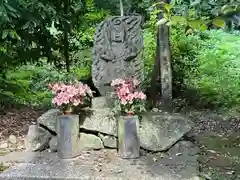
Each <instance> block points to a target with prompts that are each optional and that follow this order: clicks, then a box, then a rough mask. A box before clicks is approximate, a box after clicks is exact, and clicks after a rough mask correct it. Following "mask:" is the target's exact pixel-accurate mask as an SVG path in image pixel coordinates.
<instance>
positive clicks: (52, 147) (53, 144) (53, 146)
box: [49, 136, 58, 152]
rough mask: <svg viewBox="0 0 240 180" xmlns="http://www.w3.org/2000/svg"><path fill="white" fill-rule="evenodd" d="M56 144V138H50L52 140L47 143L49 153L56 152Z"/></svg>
mask: <svg viewBox="0 0 240 180" xmlns="http://www.w3.org/2000/svg"><path fill="white" fill-rule="evenodd" d="M57 142H58V140H57V137H56V136H54V137H52V139H51V140H50V142H49V147H50V151H51V152H57Z"/></svg>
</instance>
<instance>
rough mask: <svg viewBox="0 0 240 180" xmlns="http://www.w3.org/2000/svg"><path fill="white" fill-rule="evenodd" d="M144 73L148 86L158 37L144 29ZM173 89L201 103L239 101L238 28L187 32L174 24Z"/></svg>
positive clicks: (228, 105)
mask: <svg viewBox="0 0 240 180" xmlns="http://www.w3.org/2000/svg"><path fill="white" fill-rule="evenodd" d="M144 37H145V39H144V43H145V44H144V45H145V49H144V50H145V52H144V62H145V75H146V76H145V77H146V82H147V84H148V86H149V82H150V80H151V70H152V68H153V64H154V58H155V57H154V54H155V49H156V48H155V45H156V43H155V38H154V35H153V33H152V31H150V30H149V31H146V30H145V32H144ZM170 38H171V39H170V41H171V50H172V68H173V93H174V97H175V98H178V97H180V98H186V99H187V100H188V102H190V103H194V105H201V106H202V107H210V106H214V107H225V108H231V107H233V106H237V105H239V104H240V80H239V79H240V60H239V59H240V51H238V50H237V49H238V47H239V46H240V36H239V32H238V31H235V32H232V33H227V32H224V31H222V30H210V31H205V32H198V33H195V34H191V35H186V34H185V32H184V29H183V28H181V27H174V28H171V36H170Z"/></svg>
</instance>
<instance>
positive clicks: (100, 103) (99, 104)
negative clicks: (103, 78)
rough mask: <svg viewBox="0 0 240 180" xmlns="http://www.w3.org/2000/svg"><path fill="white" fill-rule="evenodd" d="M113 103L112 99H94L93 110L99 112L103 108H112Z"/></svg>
mask: <svg viewBox="0 0 240 180" xmlns="http://www.w3.org/2000/svg"><path fill="white" fill-rule="evenodd" d="M112 103H113V100H112V98H111V97H106V96H101V97H95V98H93V99H92V109H94V110H99V109H102V108H110V107H111V105H112Z"/></svg>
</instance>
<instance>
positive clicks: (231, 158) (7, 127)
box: [0, 107, 240, 180]
mask: <svg viewBox="0 0 240 180" xmlns="http://www.w3.org/2000/svg"><path fill="white" fill-rule="evenodd" d="M41 113H42V111H41V110H38V109H34V108H29V107H22V108H15V109H9V110H5V113H4V114H3V115H0V123H1V126H0V138H1V143H0V145H1V146H2V144H4V143H5V144H6V143H7V147H6V148H5V149H4V146H2V147H3V148H2V149H0V155H4V154H6V153H7V152H9V151H22V150H23V145H24V141H23V136H24V135H25V134H26V132H27V129H28V125H29V124H30V123H31V122H32V121H35V120H36V119H37V117H39V116H40V114H41ZM187 114H189V115H190V116H191V117H192V119H193V120H194V122H195V124H196V125H195V126H194V128H193V131H192V132H190V134H189V135H188V137H189V138H190V140H191V141H195V143H196V144H198V146H199V147H200V148H201V153H200V157H199V162H200V172H201V174H202V176H203V177H205V178H206V179H210V178H211V179H212V180H237V179H240V132H239V129H240V117H236V116H229V115H224V116H223V115H221V114H217V113H213V112H206V111H202V112H197V111H191V112H187ZM10 135H14V136H15V137H17V138H16V139H17V143H16V144H15V145H13V144H14V142H12V143H11V142H9V136H10ZM191 135H192V136H191ZM19 147H20V148H19ZM5 168H6V167H4V166H0V172H1V171H3V170H4V169H5Z"/></svg>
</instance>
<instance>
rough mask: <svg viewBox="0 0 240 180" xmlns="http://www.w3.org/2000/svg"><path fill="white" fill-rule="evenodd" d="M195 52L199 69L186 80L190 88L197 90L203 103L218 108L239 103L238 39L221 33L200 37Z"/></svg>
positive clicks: (239, 39) (216, 32) (235, 36)
mask: <svg viewBox="0 0 240 180" xmlns="http://www.w3.org/2000/svg"><path fill="white" fill-rule="evenodd" d="M203 36H204V37H205V39H204V41H203V45H202V47H201V49H200V51H199V53H198V56H197V61H198V63H199V68H198V69H197V71H195V73H193V74H192V76H191V77H190V78H189V86H190V87H191V88H195V89H198V90H199V91H200V93H201V95H202V96H203V97H204V100H205V101H207V102H208V103H212V104H215V105H217V106H223V107H231V106H237V105H239V103H240V81H239V79H240V63H239V58H240V52H239V51H236V49H237V47H239V45H240V36H237V35H232V34H228V33H226V32H223V31H209V32H206V33H204V34H203Z"/></svg>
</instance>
